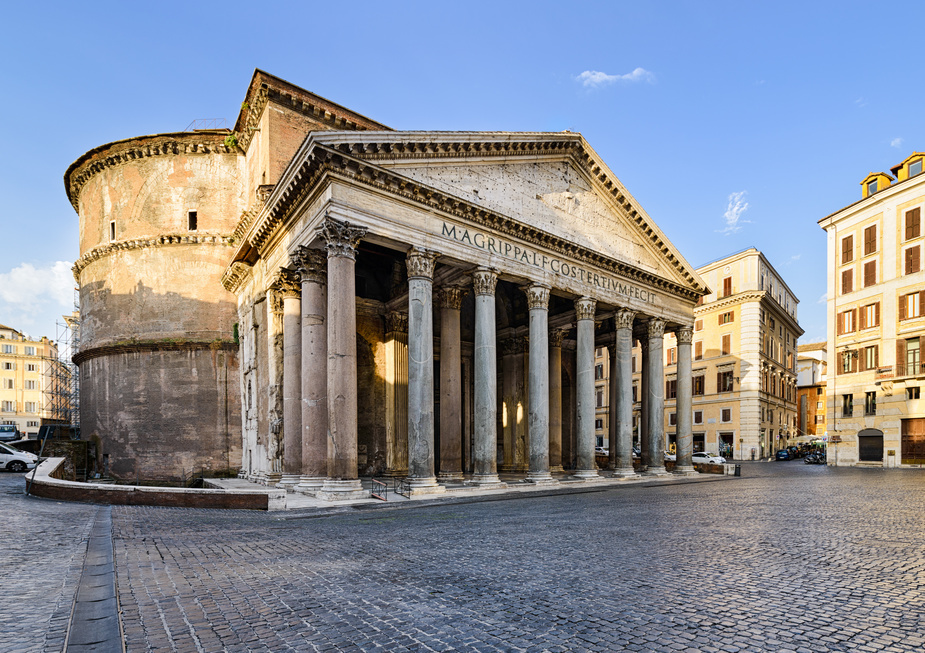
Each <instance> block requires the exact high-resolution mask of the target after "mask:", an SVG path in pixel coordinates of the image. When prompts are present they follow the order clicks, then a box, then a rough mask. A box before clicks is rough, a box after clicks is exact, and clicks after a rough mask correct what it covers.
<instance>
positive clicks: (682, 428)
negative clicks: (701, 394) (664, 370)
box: [674, 326, 696, 474]
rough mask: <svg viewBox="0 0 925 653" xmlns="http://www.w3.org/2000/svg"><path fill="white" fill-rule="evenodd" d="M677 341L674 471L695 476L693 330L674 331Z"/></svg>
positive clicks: (686, 328) (681, 329)
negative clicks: (692, 417) (692, 418)
mask: <svg viewBox="0 0 925 653" xmlns="http://www.w3.org/2000/svg"><path fill="white" fill-rule="evenodd" d="M675 336H676V337H677V339H678V398H677V402H676V404H677V412H678V454H677V462H676V463H675V468H674V471H675V473H676V474H695V473H696V471H695V470H694V463H693V461H692V460H691V454H692V453H693V452H694V434H693V432H692V429H691V407H692V403H693V387H692V383H693V379H692V378H691V342H692V341H693V339H694V330H693V329H692V328H691V327H690V326H683V327H680V328H678V329H677V330H675Z"/></svg>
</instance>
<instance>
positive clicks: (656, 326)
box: [646, 317, 665, 340]
mask: <svg viewBox="0 0 925 653" xmlns="http://www.w3.org/2000/svg"><path fill="white" fill-rule="evenodd" d="M646 329H647V330H648V332H649V340H652V339H653V338H662V337H664V336H665V320H663V319H662V318H660V317H651V318H649V322H648V324H646Z"/></svg>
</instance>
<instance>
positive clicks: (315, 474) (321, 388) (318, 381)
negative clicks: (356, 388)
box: [296, 248, 328, 494]
mask: <svg viewBox="0 0 925 653" xmlns="http://www.w3.org/2000/svg"><path fill="white" fill-rule="evenodd" d="M299 254H300V256H299V263H300V266H299V268H298V271H299V273H300V274H301V277H302V477H301V479H300V480H299V485H298V486H297V487H296V489H297V490H298V491H299V492H305V493H309V494H314V493H315V492H317V491H318V490H319V489H321V486H322V485H323V484H324V479H325V478H326V477H327V474H328V374H327V367H328V334H327V326H326V322H327V311H328V287H327V256H326V255H325V254H324V252H321V251H319V250H315V249H308V248H302V250H301V251H300V253H299Z"/></svg>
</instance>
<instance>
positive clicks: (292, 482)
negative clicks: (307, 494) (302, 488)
mask: <svg viewBox="0 0 925 653" xmlns="http://www.w3.org/2000/svg"><path fill="white" fill-rule="evenodd" d="M301 478H302V477H301V476H299V475H298V474H283V477H282V478H281V479H280V480H279V482H278V483H277V484H276V487H278V488H280V489H281V490H286V492H294V491H295V486H296V485H298V484H299V481H300V480H301Z"/></svg>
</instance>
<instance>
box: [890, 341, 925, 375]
mask: <svg viewBox="0 0 925 653" xmlns="http://www.w3.org/2000/svg"><path fill="white" fill-rule="evenodd" d="M923 339H925V336H923V337H922V338H909V339H907V340H897V341H896V363H897V365H896V367H897V368H898V369H897V372H898V373H899V375H900V376H912V375H914V374H919V373H920V372H921V369H922V368H921V367H920V365H921V363H922V344H923V343H922V340H923Z"/></svg>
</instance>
